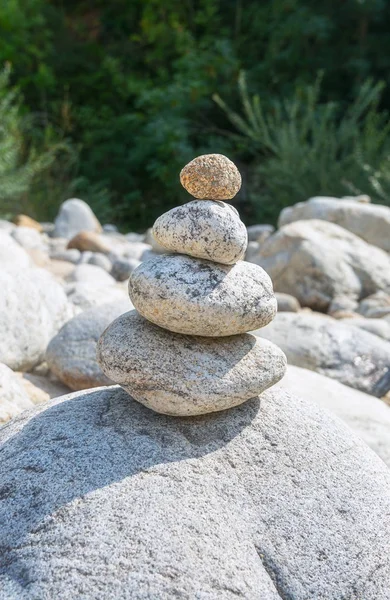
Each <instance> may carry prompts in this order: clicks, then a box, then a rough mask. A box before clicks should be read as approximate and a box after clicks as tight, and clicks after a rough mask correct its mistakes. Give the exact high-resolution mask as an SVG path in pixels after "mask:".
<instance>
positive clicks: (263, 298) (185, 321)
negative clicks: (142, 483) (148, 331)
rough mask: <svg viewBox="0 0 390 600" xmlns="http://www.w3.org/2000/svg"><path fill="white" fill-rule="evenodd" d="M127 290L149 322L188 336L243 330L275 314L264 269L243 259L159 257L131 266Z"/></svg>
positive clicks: (266, 320)
mask: <svg viewBox="0 0 390 600" xmlns="http://www.w3.org/2000/svg"><path fill="white" fill-rule="evenodd" d="M129 294H130V299H131V301H132V302H133V304H134V307H135V308H136V309H137V310H138V312H139V313H141V315H143V316H144V317H146V318H147V319H148V320H149V321H151V322H152V323H155V324H156V325H159V326H160V327H164V328H166V329H169V330H170V331H175V332H177V333H184V334H189V335H201V336H212V337H216V336H224V335H234V334H238V333H244V332H246V331H250V330H252V329H256V328H257V327H263V326H264V325H266V324H267V323H269V322H270V321H271V320H272V319H273V317H274V316H275V314H276V299H275V296H274V293H273V290H272V282H271V280H270V278H269V277H268V275H267V273H265V271H263V270H262V269H261V268H260V267H258V266H257V265H252V264H250V263H246V262H243V261H240V262H238V263H237V264H236V265H234V266H232V267H231V266H227V265H219V264H216V263H212V262H209V261H205V260H201V259H198V258H196V259H195V258H190V257H187V256H183V255H175V254H171V255H166V256H159V257H157V258H154V259H151V260H148V261H146V262H144V263H142V264H141V265H140V266H139V267H138V268H137V269H136V270H135V271H133V273H132V274H131V277H130V280H129Z"/></svg>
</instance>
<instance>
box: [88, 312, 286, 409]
mask: <svg viewBox="0 0 390 600" xmlns="http://www.w3.org/2000/svg"><path fill="white" fill-rule="evenodd" d="M264 342H265V340H262V342H260V343H259V339H258V338H256V337H255V336H253V335H250V334H242V335H239V336H231V337H224V338H219V339H214V338H204V337H203V338H201V337H192V336H191V337H189V336H184V335H179V334H175V333H171V332H169V331H167V330H165V329H161V328H160V327H157V326H156V325H153V324H152V323H149V321H146V320H145V319H143V318H142V317H141V316H140V315H139V314H138V313H137V312H136V311H131V312H128V313H125V314H124V315H122V316H120V317H118V318H117V319H116V320H115V321H114V322H113V323H112V324H111V325H110V326H109V327H108V328H107V329H106V330H105V332H104V333H103V335H102V337H101V338H100V340H99V343H98V348H97V358H98V362H99V364H100V366H101V368H102V371H103V372H104V373H105V374H106V375H107V377H109V378H110V379H111V380H112V381H115V383H119V384H120V385H121V386H122V387H123V388H124V389H125V390H126V391H127V392H128V393H129V394H131V395H132V396H133V397H134V398H135V399H136V400H138V401H139V402H141V403H142V404H144V405H145V406H147V407H148V408H152V409H153V410H155V411H156V412H159V413H164V414H169V415H182V416H188V415H198V414H203V413H207V412H214V411H218V410H224V409H226V408H230V407H232V406H236V405H238V404H241V403H242V402H245V401H246V400H248V399H250V398H253V397H254V396H257V395H258V394H260V393H261V392H263V391H264V390H265V389H266V388H268V387H270V386H271V385H274V384H275V383H276V382H277V381H279V379H281V377H283V374H284V372H285V368H286V357H285V356H284V354H283V352H282V351H281V350H279V348H277V347H276V346H274V345H273V344H272V343H271V344H270V343H264Z"/></svg>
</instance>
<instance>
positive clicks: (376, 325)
mask: <svg viewBox="0 0 390 600" xmlns="http://www.w3.org/2000/svg"><path fill="white" fill-rule="evenodd" d="M343 323H345V325H352V326H353V327H359V328H360V329H364V330H365V331H369V332H370V333H374V334H375V335H377V336H379V337H381V338H383V339H384V340H387V341H388V342H390V323H389V322H388V321H386V319H365V318H364V317H360V315H358V316H357V317H354V318H352V319H348V318H347V319H343Z"/></svg>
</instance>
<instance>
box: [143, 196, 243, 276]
mask: <svg viewBox="0 0 390 600" xmlns="http://www.w3.org/2000/svg"><path fill="white" fill-rule="evenodd" d="M153 236H154V238H155V239H156V241H157V242H158V243H159V244H161V246H164V248H166V249H167V250H170V251H172V252H181V253H183V254H189V255H190V256H195V257H197V258H205V259H207V260H212V261H214V262H217V263H222V264H225V265H234V264H235V263H236V262H237V261H239V260H242V259H243V258H244V256H245V251H246V248H247V245H248V234H247V231H246V227H245V225H244V223H243V222H242V221H241V220H240V217H239V216H238V214H237V212H236V211H235V209H234V208H233V207H232V206H230V205H229V204H225V203H224V202H214V201H213V200H193V201H192V202H188V203H187V204H184V205H183V206H177V207H176V208H173V209H172V210H170V211H168V212H166V213H164V214H163V215H161V217H159V218H158V219H157V221H156V222H155V224H154V226H153Z"/></svg>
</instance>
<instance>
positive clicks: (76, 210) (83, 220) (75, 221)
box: [53, 198, 102, 240]
mask: <svg viewBox="0 0 390 600" xmlns="http://www.w3.org/2000/svg"><path fill="white" fill-rule="evenodd" d="M80 231H91V232H95V233H100V232H101V231H102V226H101V225H100V223H99V221H98V220H97V218H96V217H95V215H94V213H93V212H92V210H91V208H90V207H89V206H88V204H87V203H86V202H84V201H83V200H79V199H78V198H71V199H70V200H66V202H63V203H62V204H61V206H60V210H59V213H58V215H57V218H56V220H55V222H54V232H53V235H54V237H62V238H67V239H69V240H70V239H71V238H73V237H74V236H75V235H77V234H78V233H79V232H80Z"/></svg>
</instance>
